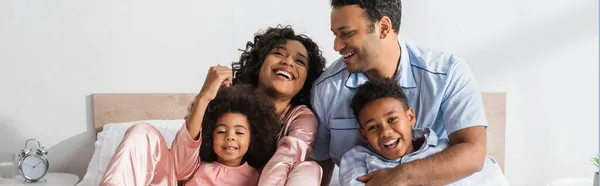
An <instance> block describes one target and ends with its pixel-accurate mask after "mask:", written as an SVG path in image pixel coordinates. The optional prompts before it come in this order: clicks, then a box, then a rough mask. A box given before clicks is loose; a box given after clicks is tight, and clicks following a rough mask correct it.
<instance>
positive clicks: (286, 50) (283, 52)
mask: <svg viewBox="0 0 600 186" xmlns="http://www.w3.org/2000/svg"><path fill="white" fill-rule="evenodd" d="M308 68H309V61H308V52H307V51H306V48H305V47H304V45H302V43H300V42H299V41H296V40H288V41H287V42H286V43H285V44H282V45H280V46H277V47H275V48H273V49H272V50H271V51H269V53H268V54H267V57H266V58H265V61H264V62H263V64H262V66H261V68H260V72H259V74H258V88H262V89H263V90H265V91H266V92H268V93H269V94H271V95H274V96H277V97H287V98H289V99H291V98H292V97H294V96H295V95H296V94H298V92H300V90H301V89H302V87H303V86H304V81H306V75H307V72H308Z"/></svg>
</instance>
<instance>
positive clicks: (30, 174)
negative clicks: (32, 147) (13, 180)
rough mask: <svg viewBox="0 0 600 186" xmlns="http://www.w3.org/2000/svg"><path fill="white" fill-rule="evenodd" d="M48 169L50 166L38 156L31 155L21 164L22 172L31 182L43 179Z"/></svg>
mask: <svg viewBox="0 0 600 186" xmlns="http://www.w3.org/2000/svg"><path fill="white" fill-rule="evenodd" d="M47 169H48V164H47V162H46V160H45V159H44V158H42V157H41V156H37V155H31V156H27V157H25V159H24V160H23V163H22V164H21V170H22V171H23V175H24V176H25V177H26V178H28V179H31V180H38V179H40V178H42V177H43V176H44V175H45V174H46V171H47Z"/></svg>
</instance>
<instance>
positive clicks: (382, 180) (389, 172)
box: [357, 169, 407, 186]
mask: <svg viewBox="0 0 600 186" xmlns="http://www.w3.org/2000/svg"><path fill="white" fill-rule="evenodd" d="M398 178H399V175H398V172H397V171H396V169H379V170H376V171H373V172H370V173H367V174H365V175H363V176H361V177H358V178H357V179H358V181H361V182H364V183H366V186H374V185H377V186H379V185H390V186H392V185H395V186H407V184H406V183H403V181H402V180H401V179H398Z"/></svg>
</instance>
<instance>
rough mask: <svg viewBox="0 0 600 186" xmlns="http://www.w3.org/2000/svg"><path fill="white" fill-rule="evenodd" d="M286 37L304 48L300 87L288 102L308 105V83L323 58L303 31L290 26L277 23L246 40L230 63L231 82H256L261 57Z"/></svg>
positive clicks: (320, 69)
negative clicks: (303, 78)
mask: <svg viewBox="0 0 600 186" xmlns="http://www.w3.org/2000/svg"><path fill="white" fill-rule="evenodd" d="M289 40H296V41H298V42H300V43H302V45H304V47H305V48H306V50H307V51H308V64H309V65H308V69H307V73H306V74H307V76H306V81H305V82H304V86H303V87H302V89H301V90H300V91H299V92H298V94H296V96H294V97H293V98H292V100H291V101H290V104H291V105H306V106H308V107H310V91H311V88H312V85H313V83H314V81H315V80H317V78H319V76H320V75H321V73H323V71H324V69H325V58H323V56H322V53H321V50H319V47H318V46H317V44H316V43H315V42H314V41H313V40H312V39H310V38H309V37H308V36H306V35H304V34H296V33H295V32H294V30H293V29H292V27H291V26H289V25H287V26H285V27H283V26H281V25H279V26H277V27H275V28H273V27H269V28H268V29H267V31H266V32H264V33H257V34H256V35H255V36H254V42H252V41H249V42H248V43H247V44H246V49H245V50H241V51H242V52H243V53H242V55H241V57H240V61H239V62H234V63H233V64H232V70H233V83H234V84H251V85H252V86H254V87H256V86H257V85H258V74H259V72H260V68H261V66H262V64H263V62H264V61H265V58H266V57H267V55H268V54H269V52H270V51H271V50H273V49H274V48H275V47H277V46H280V45H283V44H285V43H286V42H287V41H289Z"/></svg>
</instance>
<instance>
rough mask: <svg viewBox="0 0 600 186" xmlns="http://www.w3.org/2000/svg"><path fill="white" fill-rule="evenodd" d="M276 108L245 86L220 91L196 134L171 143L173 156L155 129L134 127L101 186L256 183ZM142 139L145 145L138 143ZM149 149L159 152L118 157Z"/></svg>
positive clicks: (268, 150) (269, 148)
mask: <svg viewBox="0 0 600 186" xmlns="http://www.w3.org/2000/svg"><path fill="white" fill-rule="evenodd" d="M196 109H197V110H196V111H198V108H196ZM274 110H275V109H274V107H273V104H272V103H271V101H270V99H269V98H268V97H266V96H265V95H263V94H260V93H255V90H254V89H253V88H252V87H251V86H249V85H243V84H242V85H236V86H232V87H230V88H225V89H222V90H220V91H219V93H218V94H217V95H216V97H215V98H214V99H213V100H212V102H211V103H210V104H208V105H207V107H206V109H205V111H202V112H204V117H203V120H202V121H201V123H202V125H201V128H200V132H199V133H200V135H199V136H196V137H195V138H193V137H192V136H190V133H189V132H188V130H187V127H186V126H185V125H184V126H182V128H181V130H180V131H179V132H178V133H177V136H176V137H175V141H174V143H173V150H172V151H175V152H176V153H170V152H169V149H168V148H167V146H166V143H165V142H164V140H158V138H157V136H159V135H160V134H159V132H158V131H157V130H156V129H154V128H153V127H151V126H150V125H149V124H136V125H134V126H133V127H131V128H130V129H128V131H127V133H126V134H125V138H124V142H122V143H121V144H120V146H119V148H118V150H117V153H116V155H115V157H116V158H113V161H112V162H111V166H113V167H110V166H109V169H108V171H107V174H106V175H108V176H106V177H105V178H104V179H103V182H102V184H101V185H177V180H187V181H185V184H184V185H186V186H188V185H257V183H258V179H259V170H260V169H261V168H262V167H263V166H264V165H265V164H266V163H267V161H268V160H269V157H270V156H271V155H272V154H273V153H274V151H275V146H274V142H273V140H274V136H275V135H276V133H277V132H278V129H279V128H280V124H279V121H278V120H277V118H276V117H275V115H274ZM198 112H199V111H198ZM186 118H187V117H186ZM142 130H144V131H146V132H145V133H139V131H142ZM131 131H137V132H131ZM141 141H146V142H145V143H142V144H137V143H139V142H141ZM148 144H150V146H147V145H148ZM148 149H149V151H148V152H158V153H144V154H138V155H140V156H134V158H136V161H130V159H128V158H120V157H121V156H123V155H124V156H126V157H128V156H129V155H131V154H135V152H132V151H147V150H148ZM177 152H179V153H177ZM172 156H174V157H172ZM148 161H151V162H152V163H148ZM114 166H118V167H131V168H133V167H135V169H133V171H131V172H124V171H119V172H114V171H117V170H119V169H118V168H115V167H114ZM138 167H139V168H141V169H138ZM142 167H143V168H142ZM172 170H175V171H172ZM115 173H118V175H117V176H111V175H115Z"/></svg>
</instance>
